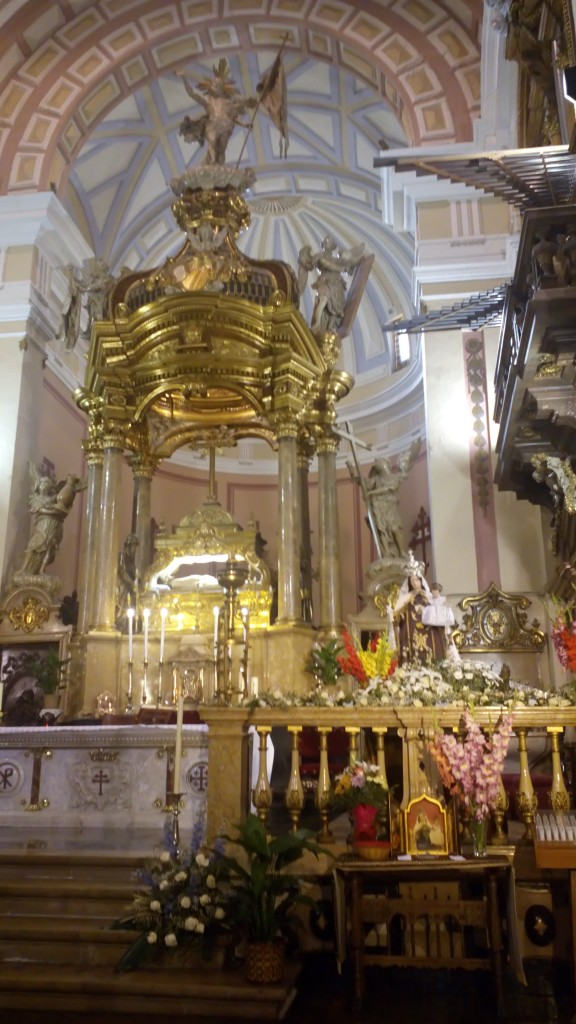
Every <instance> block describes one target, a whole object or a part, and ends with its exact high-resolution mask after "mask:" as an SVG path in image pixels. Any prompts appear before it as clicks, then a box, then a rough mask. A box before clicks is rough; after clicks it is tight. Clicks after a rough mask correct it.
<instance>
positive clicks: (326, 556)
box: [318, 436, 342, 634]
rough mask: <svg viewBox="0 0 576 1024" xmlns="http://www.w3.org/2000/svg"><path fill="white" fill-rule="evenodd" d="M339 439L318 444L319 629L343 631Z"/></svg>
mask: <svg viewBox="0 0 576 1024" xmlns="http://www.w3.org/2000/svg"><path fill="white" fill-rule="evenodd" d="M337 451H338V439H337V438H335V437H331V436H326V437H323V438H322V439H321V440H320V442H319V444H318V544H319V566H320V628H321V629H322V630H323V631H324V632H326V633H332V634H334V633H338V632H340V630H341V628H342V594H341V583H340V546H339V532H338V501H337V496H336V452H337Z"/></svg>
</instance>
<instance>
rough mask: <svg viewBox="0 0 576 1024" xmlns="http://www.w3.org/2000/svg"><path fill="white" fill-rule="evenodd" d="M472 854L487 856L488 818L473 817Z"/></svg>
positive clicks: (471, 829)
mask: <svg viewBox="0 0 576 1024" xmlns="http://www.w3.org/2000/svg"><path fill="white" fill-rule="evenodd" d="M470 833H471V835H472V856H473V857H485V856H486V855H487V853H488V818H480V819H478V818H471V819H470Z"/></svg>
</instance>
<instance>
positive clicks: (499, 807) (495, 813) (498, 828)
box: [490, 725, 510, 846]
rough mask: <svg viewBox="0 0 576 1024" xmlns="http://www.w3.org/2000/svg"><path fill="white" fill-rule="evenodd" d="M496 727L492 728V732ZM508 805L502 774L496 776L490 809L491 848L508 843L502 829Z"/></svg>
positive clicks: (504, 831) (504, 830)
mask: <svg viewBox="0 0 576 1024" xmlns="http://www.w3.org/2000/svg"><path fill="white" fill-rule="evenodd" d="M496 728H497V726H496V725H495V726H494V731H495V730H496ZM509 805H510V801H509V800H508V794H507V792H506V789H505V787H504V782H503V781H502V773H501V772H500V773H499V775H498V793H497V795H496V803H495V804H494V807H493V808H492V821H493V822H494V829H493V831H492V835H491V837H490V845H491V846H505V845H506V843H507V842H508V836H507V834H506V829H505V828H504V822H505V820H506V812H507V810H508V807H509Z"/></svg>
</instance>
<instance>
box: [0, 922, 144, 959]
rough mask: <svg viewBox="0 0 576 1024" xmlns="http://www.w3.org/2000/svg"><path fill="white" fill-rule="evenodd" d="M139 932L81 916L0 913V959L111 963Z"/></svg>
mask: <svg viewBox="0 0 576 1024" xmlns="http://www.w3.org/2000/svg"><path fill="white" fill-rule="evenodd" d="M138 935H139V933H138V932H136V931H131V930H128V929H111V928H110V922H109V921H102V922H100V923H99V924H95V923H94V922H90V923H86V920H85V919H84V918H77V919H75V920H74V919H72V918H69V919H60V920H53V919H51V918H48V917H26V918H18V917H13V918H10V917H0V962H1V961H4V962H5V963H7V962H14V961H28V962H30V963H32V962H34V963H41V964H68V965H69V964H81V965H84V966H96V965H101V964H106V965H111V966H112V967H114V966H115V965H116V964H117V963H118V961H119V960H120V958H121V956H122V954H123V953H124V952H125V950H126V949H127V947H128V946H130V945H131V944H132V943H133V942H134V941H135V940H136V939H137V938H138Z"/></svg>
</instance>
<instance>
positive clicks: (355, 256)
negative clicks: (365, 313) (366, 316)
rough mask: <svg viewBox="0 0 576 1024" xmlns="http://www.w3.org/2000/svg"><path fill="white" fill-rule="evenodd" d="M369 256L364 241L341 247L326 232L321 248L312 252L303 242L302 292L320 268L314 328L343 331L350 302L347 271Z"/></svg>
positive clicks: (317, 329)
mask: <svg viewBox="0 0 576 1024" xmlns="http://www.w3.org/2000/svg"><path fill="white" fill-rule="evenodd" d="M367 259H368V257H367V256H366V255H365V253H364V244H362V245H357V246H354V248H352V249H339V248H338V247H337V245H336V242H335V240H334V238H332V235H326V238H325V239H324V240H323V242H322V246H321V248H320V250H319V252H312V248H311V246H309V245H305V246H303V248H302V249H301V250H300V252H299V254H298V287H299V290H300V293H301V294H302V292H303V290H304V288H305V286H306V282H307V280H308V274H309V273H310V272H311V271H316V272H317V277H316V278H315V280H314V281H313V282H312V288H313V289H314V291H315V292H316V300H315V302H314V309H313V311H312V322H311V324H310V326H311V328H312V330H313V331H335V332H340V333H343V332H342V328H343V324H344V319H345V314H346V312H347V305H348V302H347V291H346V289H347V285H346V281H345V279H344V275H345V274H349V275H351V274H352V273H353V272H354V271H355V270H356V268H357V267H359V266H360V265H361V264H362V263H363V262H364V261H366V260H367ZM370 263H371V260H370ZM368 269H369V268H368Z"/></svg>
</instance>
